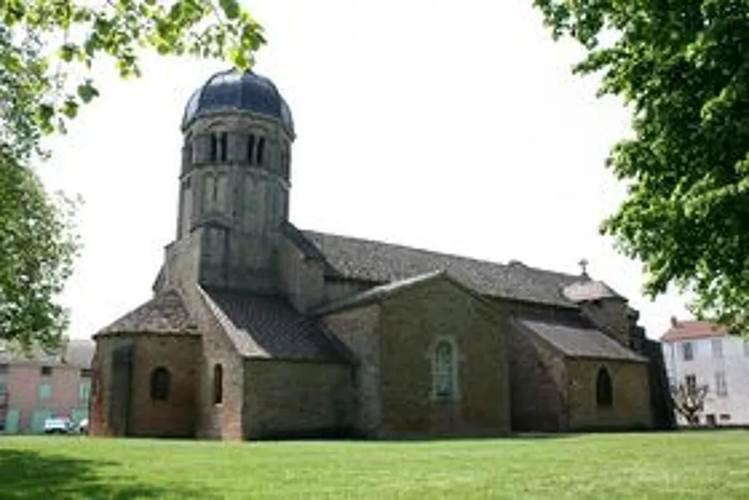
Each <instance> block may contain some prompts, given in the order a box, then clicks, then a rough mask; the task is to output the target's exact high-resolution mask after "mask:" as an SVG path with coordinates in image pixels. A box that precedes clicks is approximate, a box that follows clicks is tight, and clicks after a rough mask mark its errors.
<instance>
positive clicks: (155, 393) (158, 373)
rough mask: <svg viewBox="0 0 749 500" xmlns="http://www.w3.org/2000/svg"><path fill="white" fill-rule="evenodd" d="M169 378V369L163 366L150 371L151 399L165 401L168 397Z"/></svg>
mask: <svg viewBox="0 0 749 500" xmlns="http://www.w3.org/2000/svg"><path fill="white" fill-rule="evenodd" d="M170 379H171V377H170V375H169V370H167V369H166V368H164V367H163V366H159V367H158V368H156V369H155V370H154V371H153V372H151V399H154V400H157V401H166V400H167V399H168V398H169V385H170V382H171V380H170Z"/></svg>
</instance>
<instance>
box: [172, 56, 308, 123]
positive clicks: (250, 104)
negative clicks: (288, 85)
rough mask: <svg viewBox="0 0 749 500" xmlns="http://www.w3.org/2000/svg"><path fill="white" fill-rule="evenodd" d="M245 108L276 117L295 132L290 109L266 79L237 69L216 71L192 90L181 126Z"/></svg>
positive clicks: (271, 83)
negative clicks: (196, 119)
mask: <svg viewBox="0 0 749 500" xmlns="http://www.w3.org/2000/svg"><path fill="white" fill-rule="evenodd" d="M230 110H246V111H253V112H255V113H260V114H263V115H266V116H269V117H271V118H277V119H279V120H281V121H282V122H283V124H284V125H286V126H287V127H288V128H289V130H291V131H292V132H293V131H294V122H293V121H292V119H291V110H289V106H288V105H287V104H286V101H284V100H283V97H281V94H280V93H279V92H278V89H277V88H276V86H275V85H274V84H273V82H272V81H270V80H269V79H268V78H265V77H264V76H260V75H258V74H256V73H253V72H251V71H246V72H244V73H240V72H239V71H237V70H236V69H231V70H228V71H222V72H220V73H216V74H215V75H213V76H212V77H210V78H209V79H208V81H207V82H205V84H204V85H203V86H202V87H200V88H199V89H198V90H196V91H195V93H193V95H192V97H190V100H189V101H188V102H187V107H186V108H185V114H184V116H183V118H182V129H183V130H184V129H186V128H187V127H188V126H189V125H190V123H192V121H193V120H194V119H195V118H197V117H200V116H205V115H209V114H211V113H217V112H221V111H230Z"/></svg>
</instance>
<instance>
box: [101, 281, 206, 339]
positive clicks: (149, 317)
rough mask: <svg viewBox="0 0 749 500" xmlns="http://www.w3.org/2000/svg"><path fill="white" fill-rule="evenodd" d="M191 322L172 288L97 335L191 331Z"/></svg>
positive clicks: (180, 299) (179, 298)
mask: <svg viewBox="0 0 749 500" xmlns="http://www.w3.org/2000/svg"><path fill="white" fill-rule="evenodd" d="M192 332H194V327H193V323H192V321H191V319H190V315H189V314H188V312H187V309H185V305H184V304H183V302H182V298H181V297H180V296H179V294H178V293H177V292H175V291H173V290H168V291H165V292H162V293H159V294H157V295H156V296H155V297H154V298H152V299H151V300H149V301H148V302H146V303H145V304H143V305H141V306H139V307H137V308H135V309H133V310H132V311H130V312H129V313H127V314H125V315H124V316H122V317H121V318H120V319H118V320H117V321H115V322H114V323H112V324H111V325H109V326H107V327H105V328H103V329H101V330H100V331H99V333H97V335H103V334H114V333H192Z"/></svg>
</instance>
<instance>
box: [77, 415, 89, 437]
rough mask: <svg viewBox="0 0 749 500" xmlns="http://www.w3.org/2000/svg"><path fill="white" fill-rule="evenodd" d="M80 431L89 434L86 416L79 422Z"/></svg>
mask: <svg viewBox="0 0 749 500" xmlns="http://www.w3.org/2000/svg"><path fill="white" fill-rule="evenodd" d="M78 432H79V433H81V434H88V419H87V418H84V419H83V420H81V421H80V422H78Z"/></svg>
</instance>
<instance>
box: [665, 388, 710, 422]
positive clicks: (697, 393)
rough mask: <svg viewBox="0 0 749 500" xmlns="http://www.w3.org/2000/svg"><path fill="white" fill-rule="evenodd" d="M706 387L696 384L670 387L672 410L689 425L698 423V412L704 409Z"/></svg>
mask: <svg viewBox="0 0 749 500" xmlns="http://www.w3.org/2000/svg"><path fill="white" fill-rule="evenodd" d="M707 392H708V387H707V386H706V385H702V386H697V385H696V384H676V385H672V386H671V398H672V399H673V400H674V409H675V410H676V412H677V413H679V414H680V415H681V416H682V417H684V419H685V420H686V421H687V423H688V424H689V425H698V424H699V423H700V418H699V416H700V412H701V411H702V410H703V409H704V407H705V397H707Z"/></svg>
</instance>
